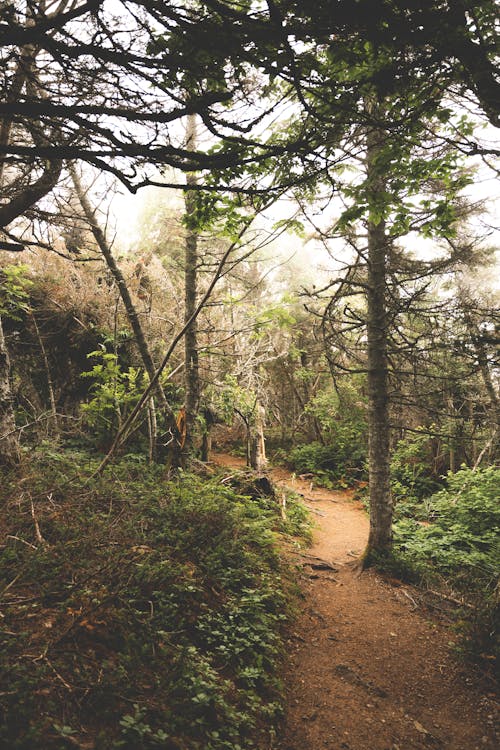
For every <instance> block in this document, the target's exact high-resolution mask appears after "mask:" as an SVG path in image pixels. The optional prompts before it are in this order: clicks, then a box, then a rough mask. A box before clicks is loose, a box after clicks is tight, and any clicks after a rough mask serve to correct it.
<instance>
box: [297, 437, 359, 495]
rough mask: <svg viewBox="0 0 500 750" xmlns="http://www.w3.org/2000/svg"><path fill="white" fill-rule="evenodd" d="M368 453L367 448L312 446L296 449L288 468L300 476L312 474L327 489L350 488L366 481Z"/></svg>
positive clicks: (339, 445) (312, 444) (344, 445)
mask: <svg viewBox="0 0 500 750" xmlns="http://www.w3.org/2000/svg"><path fill="white" fill-rule="evenodd" d="M365 460H366V453H365V449H364V447H363V446H360V445H358V446H351V448H349V446H348V444H335V445H321V444H320V443H309V444H307V445H300V446H298V447H297V448H293V449H292V450H291V451H290V453H289V454H288V460H287V463H288V465H289V466H290V467H291V468H292V469H293V470H294V471H296V472H297V474H312V475H313V476H314V477H315V478H316V481H317V482H318V484H321V485H322V486H323V487H329V488H331V487H348V486H350V485H352V484H353V482H355V481H356V480H360V479H363V478H364V475H365Z"/></svg>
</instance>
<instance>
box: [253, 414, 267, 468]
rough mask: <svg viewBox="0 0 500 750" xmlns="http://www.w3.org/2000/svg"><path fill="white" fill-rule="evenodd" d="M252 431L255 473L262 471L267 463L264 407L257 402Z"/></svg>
mask: <svg viewBox="0 0 500 750" xmlns="http://www.w3.org/2000/svg"><path fill="white" fill-rule="evenodd" d="M252 422H253V423H252V425H251V429H250V441H249V442H250V450H249V454H250V456H249V458H250V467H251V468H252V469H254V470H255V471H262V470H263V469H264V467H265V465H266V463H267V458H266V447H265V439H264V407H263V406H262V404H261V403H259V402H258V401H257V403H256V405H255V417H254V419H253V420H252Z"/></svg>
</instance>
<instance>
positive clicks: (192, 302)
mask: <svg viewBox="0 0 500 750" xmlns="http://www.w3.org/2000/svg"><path fill="white" fill-rule="evenodd" d="M196 141H197V128H196V115H189V116H188V118H187V127H186V148H188V149H190V148H194V147H195V146H196ZM196 183H197V179H196V175H195V174H194V173H193V172H189V173H188V174H187V176H186V185H187V187H188V190H186V194H185V208H186V217H187V219H188V222H189V220H190V219H192V218H193V215H194V212H195V209H196V195H195V193H194V191H193V190H189V187H190V186H193V185H196ZM197 292H198V232H197V230H196V229H193V228H191V227H189V226H188V228H187V231H186V240H185V249H184V323H187V321H188V320H191V318H193V314H194V312H195V310H196V300H197ZM184 356H185V366H184V374H185V380H184V383H185V390H186V397H185V407H186V442H185V445H184V452H185V454H189V453H190V452H191V451H192V450H193V442H194V435H195V425H196V417H197V415H198V408H199V403H200V374H199V356H198V323H197V320H196V319H193V320H192V321H191V323H190V325H189V326H188V327H187V328H186V333H185V335H184Z"/></svg>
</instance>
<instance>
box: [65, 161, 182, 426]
mask: <svg viewBox="0 0 500 750" xmlns="http://www.w3.org/2000/svg"><path fill="white" fill-rule="evenodd" d="M69 171H70V174H71V178H72V180H73V184H74V186H75V191H76V194H77V197H78V200H79V201H80V205H81V206H82V209H83V212H84V214H85V218H86V219H87V221H88V222H89V224H90V228H91V230H92V234H93V235H94V238H95V241H96V242H97V244H98V246H99V249H100V251H101V253H102V255H103V257H104V260H105V261H106V264H107V266H108V268H109V270H110V271H111V274H112V276H113V278H114V280H115V282H116V285H117V287H118V291H119V293H120V297H121V299H122V302H123V305H124V307H125V312H126V313H127V318H128V321H129V323H130V325H131V327H132V330H133V332H134V336H135V340H136V342H137V347H138V349H139V353H140V355H141V359H142V362H143V364H144V369H145V370H146V372H147V374H148V376H149V379H150V381H152V380H153V378H154V377H155V373H156V368H155V364H154V362H153V358H152V356H151V353H150V351H149V347H148V344H147V341H146V337H145V336H144V331H143V330H142V325H141V322H140V319H139V316H138V314H137V310H136V309H135V305H134V303H133V302H132V298H131V296H130V292H129V290H128V286H127V282H126V281H125V278H124V276H123V274H122V272H121V271H120V269H119V268H118V265H117V263H116V261H115V259H114V257H113V254H112V252H111V248H110V247H109V245H108V242H107V240H106V236H105V234H104V232H103V230H102V229H101V227H100V226H99V223H98V221H97V219H96V215H95V213H94V210H93V208H92V206H91V204H90V201H89V199H88V197H87V195H86V193H85V191H84V189H83V187H82V183H81V181H80V178H79V176H78V173H77V171H76V168H75V166H74V164H70V165H69ZM156 392H157V394H158V399H159V402H160V405H161V408H162V410H163V412H164V415H165V424H166V427H167V429H168V428H169V427H171V426H172V425H174V426H175V414H174V412H173V411H172V408H171V406H170V404H169V403H168V401H167V398H166V396H165V392H164V390H163V388H162V386H161V384H160V383H158V384H157V385H156ZM175 434H176V431H175V430H174V435H175Z"/></svg>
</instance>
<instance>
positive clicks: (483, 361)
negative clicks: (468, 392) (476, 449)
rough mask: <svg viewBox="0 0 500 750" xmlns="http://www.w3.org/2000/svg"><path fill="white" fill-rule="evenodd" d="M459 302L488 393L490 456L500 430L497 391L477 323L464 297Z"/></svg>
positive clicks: (493, 452) (499, 401)
mask: <svg viewBox="0 0 500 750" xmlns="http://www.w3.org/2000/svg"><path fill="white" fill-rule="evenodd" d="M460 303H461V307H462V309H463V311H464V318H465V325H466V326H467V330H468V332H469V336H470V339H471V341H472V345H473V347H474V351H475V353H476V358H477V362H478V365H479V370H480V372H481V377H482V379H483V384H484V387H485V390H486V393H487V394H488V400H489V408H488V412H489V414H490V421H491V434H492V435H493V440H492V444H491V447H490V450H491V454H492V456H494V455H495V444H496V438H497V436H498V434H499V432H500V399H499V397H498V393H497V391H496V388H495V384H494V382H493V378H492V375H491V369H490V364H489V362H488V353H487V351H486V347H485V346H484V343H483V341H482V339H481V333H480V331H479V329H478V326H477V323H476V321H475V320H474V319H473V317H472V315H471V314H470V312H469V310H468V309H467V303H466V301H465V300H464V299H461V300H460Z"/></svg>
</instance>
